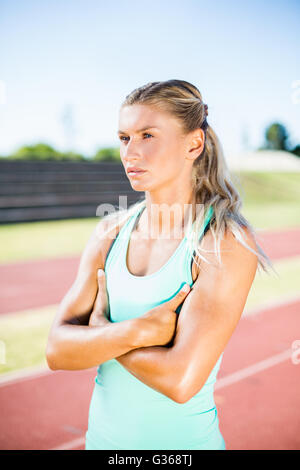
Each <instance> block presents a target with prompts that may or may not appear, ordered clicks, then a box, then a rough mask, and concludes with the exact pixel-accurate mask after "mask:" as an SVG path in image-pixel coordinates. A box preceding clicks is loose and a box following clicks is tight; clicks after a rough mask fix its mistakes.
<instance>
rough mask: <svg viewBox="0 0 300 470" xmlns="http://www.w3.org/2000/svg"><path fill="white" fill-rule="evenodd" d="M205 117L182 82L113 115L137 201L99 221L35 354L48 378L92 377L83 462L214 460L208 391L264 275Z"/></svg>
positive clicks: (145, 91) (218, 440) (129, 102)
mask: <svg viewBox="0 0 300 470" xmlns="http://www.w3.org/2000/svg"><path fill="white" fill-rule="evenodd" d="M207 110H208V107H207V105H206V104H205V103H203V100H202V96H201V94H200V92H199V90H198V89H197V88H196V87H195V86H193V85H192V84H190V83H188V82H186V81H183V80H168V81H165V82H153V83H148V84H147V85H145V86H142V87H140V88H138V89H136V90H134V91H133V92H132V93H131V94H130V95H128V96H127V97H126V100H125V101H124V103H123V104H122V106H121V109H120V116H119V127H120V129H119V137H120V141H121V144H120V145H121V146H120V156H121V160H122V164H123V166H124V168H125V170H126V173H127V176H128V178H129V180H130V183H131V185H132V188H133V189H134V190H135V191H143V192H145V199H143V200H141V201H140V202H138V203H137V204H134V205H133V206H132V207H130V208H129V209H128V210H124V211H119V212H117V213H116V214H112V215H109V216H106V217H104V218H103V219H102V220H101V221H100V222H99V224H98V225H97V227H96V228H95V231H94V233H93V234H92V236H91V238H90V240H89V242H88V244H87V246H86V248H85V250H84V252H83V254H82V257H81V261H80V266H79V269H78V274H77V277H76V280H75V282H74V284H73V286H72V287H71V289H70V290H69V292H68V293H67V294H66V296H65V297H64V299H63V300H62V302H61V305H60V307H59V309H58V312H57V315H56V318H55V320H54V323H53V326H52V329H51V332H50V335H49V341H48V346H47V360H48V364H49V366H50V368H51V369H68V370H77V369H85V368H89V367H93V366H96V365H99V367H98V371H97V376H96V379H95V386H94V391H93V396H92V400H91V404H90V411H89V424H88V431H87V434H86V449H155V450H156V449H225V448H226V447H225V442H224V439H223V436H222V434H221V433H220V430H219V421H218V414H217V410H216V406H215V403H214V398H213V387H214V383H215V380H216V376H217V373H218V370H219V367H220V363H221V360H222V355H223V351H224V348H225V346H226V344H227V342H228V340H229V339H230V337H231V335H232V333H233V331H234V329H235V327H236V325H237V323H238V321H239V319H240V316H241V314H242V312H243V308H244V305H245V303H246V300H247V296H248V293H249V290H250V288H251V285H252V282H253V280H254V277H255V274H256V270H257V267H261V268H263V269H264V270H265V271H266V270H267V269H266V268H267V265H268V264H269V265H271V263H270V261H269V259H268V257H267V256H266V255H265V254H264V252H263V251H262V249H261V248H260V247H259V246H258V245H257V243H256V240H255V234H254V230H253V229H252V227H251V225H250V224H249V223H248V222H247V220H246V219H245V218H244V217H243V216H242V215H241V213H240V208H241V200H240V197H239V194H238V192H237V191H236V189H235V188H234V186H233V184H232V182H231V180H230V176H229V172H228V169H227V167H226V163H225V160H224V157H223V154H222V149H221V146H220V144H219V141H218V139H217V136H216V134H215V133H214V131H213V130H212V128H211V127H210V126H209V124H208V123H207V119H206V118H207V115H208V112H207ZM174 207H175V213H174V211H173V208H174ZM199 208H200V210H198V209H199ZM116 216H117V217H116ZM165 216H167V217H165ZM166 218H167V221H166ZM116 219H118V220H116ZM183 227H185V230H183ZM186 227H187V228H186ZM179 232H180V233H181V236H180V235H179V236H177V237H175V238H174V234H177V235H178V233H179ZM182 232H183V234H184V235H183V234H182ZM161 233H163V234H164V235H161ZM204 254H205V256H204ZM221 255H222V256H221ZM103 270H104V272H103ZM101 274H102V276H101ZM183 285H188V291H186V292H184V291H182V290H181V288H182V287H183Z"/></svg>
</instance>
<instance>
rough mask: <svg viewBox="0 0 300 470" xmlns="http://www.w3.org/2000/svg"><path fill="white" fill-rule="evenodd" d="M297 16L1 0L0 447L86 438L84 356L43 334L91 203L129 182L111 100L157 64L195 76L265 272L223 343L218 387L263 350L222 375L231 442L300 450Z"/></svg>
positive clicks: (234, 7)
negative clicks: (77, 368)
mask: <svg viewBox="0 0 300 470" xmlns="http://www.w3.org/2000/svg"><path fill="white" fill-rule="evenodd" d="M299 20H300V4H299V2H298V1H296V0H294V1H293V0H287V1H283V0H275V1H274V0H273V1H272V2H271V1H265V2H263V3H262V2H259V1H258V0H254V1H252V2H238V1H237V0H228V1H226V2H225V1H221V0H218V1H212V2H210V3H208V2H204V1H202V0H199V1H196V0H186V1H185V2H180V1H177V0H173V1H172V2H171V1H165V2H161V1H158V0H152V1H151V2H145V1H143V0H139V1H135V0H132V1H125V0H124V1H122V0H116V1H114V2H113V3H111V4H109V3H108V2H104V1H102V0H98V1H96V0H86V1H83V0H72V1H71V0H62V1H58V0H52V1H50V0H44V1H43V2H40V1H39V2H38V1H37V0H36V1H33V0H27V1H26V2H25V1H21V0H12V1H8V0H7V1H5V0H0V285H1V292H0V407H1V413H2V416H3V419H2V421H1V424H0V448H2V449H9V448H15V449H17V448H18V449H25V448H38V449H46V448H73V449H75V448H82V446H83V434H84V431H85V429H86V426H87V407H88V404H89V396H90V393H91V390H92V388H91V387H92V385H93V383H92V382H93V379H92V378H93V374H94V371H93V370H92V371H87V372H85V371H84V372H76V373H74V372H60V371H59V372H51V371H49V370H48V368H47V365H46V360H45V346H46V341H47V336H48V332H49V328H50V325H51V322H52V320H53V317H54V314H55V312H56V309H57V306H58V305H59V303H60V301H61V299H62V297H63V296H64V295H65V293H66V291H67V289H68V288H69V287H70V286H71V284H72V282H73V281H74V279H75V276H76V271H77V267H78V263H79V257H80V254H81V252H82V250H83V248H84V246H85V244H86V242H87V240H88V238H89V236H90V234H91V232H92V230H93V229H94V227H95V225H96V223H97V222H98V220H99V217H97V216H96V209H97V207H98V205H100V204H102V203H108V204H109V203H110V204H113V205H115V206H116V207H117V206H118V205H119V196H127V198H128V199H127V201H128V204H130V203H133V202H135V201H137V200H138V199H140V197H141V194H140V193H135V192H134V191H133V190H132V189H131V185H130V183H129V181H128V179H127V176H126V175H125V173H124V171H123V166H122V165H121V161H120V156H119V141H118V138H117V128H118V112H119V107H120V105H121V102H122V101H123V100H124V99H125V96H126V95H127V94H129V93H130V92H131V91H132V90H133V89H134V88H137V87H139V86H141V85H144V84H146V83H148V82H150V81H160V80H168V79H182V80H187V81H189V82H191V83H193V84H194V85H196V86H197V87H198V88H199V90H200V92H201V94H202V97H203V100H204V101H205V102H206V103H207V104H208V108H209V116H208V121H209V123H210V125H211V126H212V127H213V129H214V130H215V132H216V133H217V135H218V137H219V139H220V141H221V144H222V146H223V149H224V153H225V158H226V160H227V163H228V166H229V168H230V170H231V173H232V177H233V180H234V182H235V183H236V187H237V189H238V190H239V191H240V194H241V196H242V198H243V214H244V216H245V217H247V218H248V220H249V221H250V222H251V223H252V225H253V226H254V228H255V229H256V230H257V234H258V241H259V242H260V244H261V246H262V247H263V248H264V250H265V251H266V253H267V254H268V255H269V256H270V258H271V259H272V261H273V263H274V267H275V269H276V272H277V275H275V273H274V274H273V273H272V274H265V273H258V274H257V276H256V278H255V281H254V284H253V286H252V289H251V291H250V293H249V296H248V300H247V304H246V306H245V310H244V312H243V319H242V321H241V322H244V323H242V326H241V330H239V329H237V331H236V332H235V333H234V335H235V336H234V337H233V338H232V340H231V342H230V343H229V346H228V348H229V349H228V355H227V356H226V354H225V355H224V366H223V369H221V371H220V374H221V376H220V380H221V381H220V384H222V383H225V382H222V379H223V378H224V377H226V376H229V375H230V374H232V373H234V372H236V371H238V370H244V369H245V368H247V367H250V366H251V365H253V364H261V362H262V363H263V364H265V363H264V362H263V361H265V360H267V359H268V358H269V359H270V358H273V359H272V360H271V364H272V365H271V366H263V368H262V369H261V367H262V366H257V367H258V368H257V371H256V372H255V373H253V374H252V373H251V374H250V376H251V378H250V379H248V382H247V381H246V382H245V380H244V381H242V380H241V381H240V382H239V384H236V385H226V393H227V394H228V396H227V395H226V393H225V391H224V392H222V388H221V387H225V386H224V385H220V391H218V389H217V390H216V403H217V405H218V406H219V410H220V426H221V429H222V430H223V434H224V438H225V441H226V443H227V446H228V448H236V449H237V448H240V449H253V448H268V449H269V448H274V449H280V448H282V449H295V448H297V449H299V448H300V437H299V436H300V433H299V431H300V428H299V423H300V419H299V418H300V417H299V411H295V410H299V405H300V403H299V396H298V395H300V394H299V393H298V394H296V393H295V392H296V390H298V392H299V385H300V383H299V377H300V374H299V371H300V365H299V366H298V367H297V365H298V364H299V362H300V359H299V360H298V355H297V354H298V349H297V348H298V346H299V348H300V321H299V313H300V303H299V302H300V295H299V278H300V244H299V235H300V210H299V201H300V61H299V46H300V38H299ZM249 322H250V323H249ZM243 325H248V328H246V327H244V326H243ZM249 325H250V326H249ZM253 328H254V329H253ZM255 328H256V330H255ZM264 328H267V329H266V336H264V337H262V338H261V342H259V339H258V338H260V336H259V335H260V334H261V332H262V331H264ZM250 331H251V334H250V333H249V332H250ZM259 332H260V333H259ZM297 341H298V343H297ZM266 345H267V346H266ZM268 347H269V349H268ZM230 348H231V349H230ZM258 349H260V351H261V354H260V355H258V356H257V354H258V353H257V351H258ZM243 351H244V352H245V354H244V353H243ZM251 351H252V352H251ZM288 351H289V353H287V352H288ZM252 353H253V354H254V356H255V357H254V356H253V355H252ZM284 353H285V355H284ZM293 354H294V355H293ZM237 356H238V357H240V361H241V362H240V363H238V364H237V363H235V361H234V359H233V358H236V357H237ZM226 357H227V359H226ZM274 358H275V359H274ZM291 358H293V359H291ZM299 358H300V354H299ZM269 359H268V360H269ZM226 361H227V362H226ZM272 361H273V362H272ZM268 364H269V362H268ZM261 370H267V371H268V373H267V374H265V375H264V378H262V376H260V374H261V372H259V371H261ZM85 374H89V375H85ZM268 374H271V375H269V376H268ZM91 377H92V378H91ZM280 378H281V379H280ZM83 379H85V380H83ZM230 383H231V382H230ZM71 385H72V387H73V388H72V391H73V390H74V387H75V389H76V390H77V395H74V399H73V401H72V400H68V403H67V404H66V403H65V399H64V398H63V397H66V396H69V395H68V390H69V389H68V388H67V387H71ZM80 387H83V388H80ZM235 387H240V388H235ZM241 387H244V388H243V389H242V388H241ZM233 389H234V390H233ZM274 389H276V390H278V394H277V395H276V394H275V395H274ZM224 390H225V389H224ZM72 391H71V390H70V394H72V396H73V392H72ZM238 392H239V394H238V396H241V393H242V396H243V397H244V401H243V399H242V401H241V402H239V403H240V408H239V409H237V408H236V406H235V405H236V401H235V402H233V403H234V405H233V406H232V405H231V400H233V398H234V397H235V396H236V395H235V394H237V393H238ZM50 393H51V397H52V401H53V400H54V402H53V403H54V405H53V403H52V405H51V406H52V408H51V407H50V408H49V400H48V398H49V394H50ZM83 396H84V397H85V400H83V401H82V397H83ZM19 397H21V398H22V400H21V402H22V404H23V406H22V405H20V406H21V408H20V409H18V408H16V406H15V403H16V401H18V398H19ZM253 397H255V400H256V401H254V402H253V401H251V400H253V399H254V398H253ZM271 398H272V399H271ZM78 400H81V405H82V408H81V413H79V415H78ZM272 400H273V401H272ZM274 400H277V401H274ZM32 401H33V402H34V403H35V405H36V406H35V407H34V410H35V411H34V417H35V418H34V419H36V420H38V421H37V422H38V423H39V425H40V429H42V431H41V432H33V431H32V427H30V426H29V424H28V423H30V419H29V418H30V416H31V417H32V413H33V411H32V407H31V403H32ZM62 402H63V403H64V407H63V412H62V411H61V409H60V407H61V406H62ZM55 403H56V405H55ZM233 408H235V413H237V414H236V416H234V420H233V419H232V418H233V415H232V413H233ZM250 409H251V413H250ZM29 410H30V415H28V413H29ZM58 410H60V411H58ZM74 410H75V411H74ZM274 410H276V412H275V413H274ZM247 412H248V413H247ZM49 414H51V416H53V417H55V419H54V418H53V422H52V421H51V423H49V420H48V417H49ZM233 421H234V422H236V423H237V424H234V425H233V424H232V423H233ZM257 429H259V432H258V431H257ZM249 430H253V432H252V431H251V432H250V431H249ZM254 430H255V432H254ZM70 443H71V444H70Z"/></svg>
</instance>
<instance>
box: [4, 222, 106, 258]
mask: <svg viewBox="0 0 300 470" xmlns="http://www.w3.org/2000/svg"><path fill="white" fill-rule="evenodd" d="M97 222H99V218H98V217H93V218H88V219H67V220H57V221H47V222H45V221H42V222H28V223H20V224H7V225H6V224H5V225H1V226H0V263H13V262H18V261H28V260H37V259H42V258H56V257H64V256H73V255H74V256H77V255H78V254H79V253H81V252H82V250H83V248H84V246H85V244H86V243H87V241H88V239H89V237H90V235H91V233H92V231H93V229H94V228H95V227H96V225H97Z"/></svg>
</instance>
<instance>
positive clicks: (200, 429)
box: [85, 207, 225, 450]
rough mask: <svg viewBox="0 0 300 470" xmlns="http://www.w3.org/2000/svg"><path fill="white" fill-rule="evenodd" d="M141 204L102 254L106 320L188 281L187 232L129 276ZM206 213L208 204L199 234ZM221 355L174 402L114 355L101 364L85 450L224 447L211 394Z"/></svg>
mask: <svg viewBox="0 0 300 470" xmlns="http://www.w3.org/2000/svg"><path fill="white" fill-rule="evenodd" d="M142 209H144V207H142ZM142 209H140V210H138V211H137V212H136V213H135V214H134V215H133V216H131V217H130V218H129V219H128V221H127V222H126V223H125V224H124V225H123V227H122V228H121V230H120V232H119V234H118V236H117V237H116V239H115V240H114V241H113V243H112V245H111V247H110V251H109V253H108V256H107V258H106V262H105V273H106V282H107V292H108V296H109V310H110V321H111V322H119V321H123V320H127V319H131V318H136V317H139V316H141V315H143V314H144V313H145V312H146V311H148V310H150V309H152V308H154V307H156V306H157V305H160V304H161V303H164V302H166V301H167V300H170V299H171V298H172V297H174V295H176V294H177V292H178V291H179V290H180V288H181V287H182V285H183V284H184V283H188V284H189V285H190V286H192V284H193V278H192V273H191V261H192V255H191V253H190V252H189V250H188V249H187V235H185V236H184V238H183V239H182V241H181V243H180V244H179V245H178V247H177V249H176V250H175V252H174V253H173V255H172V256H171V257H170V258H169V260H168V261H167V263H166V264H164V266H162V267H161V268H160V269H159V270H158V271H156V272H155V273H153V274H149V275H147V276H135V275H133V274H131V273H130V272H129V270H128V268H127V263H126V259H127V250H128V245H129V240H130V236H131V233H132V230H133V227H134V225H135V222H136V221H137V217H138V216H139V215H140V213H141V210H142ZM212 213H213V210H212V208H211V207H210V208H209V211H208V212H207V214H206V217H205V221H204V226H203V230H202V232H201V233H200V237H201V236H203V232H204V230H205V227H206V226H207V224H208V223H209V221H210V219H211V217H212ZM194 223H195V222H194ZM180 309H181V306H179V308H177V310H176V312H177V313H179V314H180ZM222 356H223V353H222V354H221V355H220V357H219V359H218V361H217V363H216V365H215V366H214V368H213V370H212V371H211V373H210V375H209V377H208V379H207V381H206V383H205V384H204V385H203V387H202V388H201V390H200V391H199V392H198V393H197V394H196V395H194V396H193V397H192V398H191V399H190V400H189V401H187V402H186V403H177V402H174V401H173V400H172V399H170V398H169V397H167V396H165V395H163V394H162V393H160V392H158V391H156V390H154V389H153V388H151V387H150V386H148V385H146V384H144V383H143V382H141V381H140V380H139V379H137V378H136V377H135V376H133V375H132V374H131V373H130V372H128V371H127V370H126V369H125V368H124V367H123V366H122V365H121V364H120V363H119V362H118V361H117V360H116V359H111V360H109V361H106V362H104V363H103V364H101V365H100V366H99V367H98V369H97V375H96V378H95V385H94V390H93V394H92V398H91V402H90V408H89V419H88V430H87V433H86V446H85V448H86V450H92V449H99V450H100V449H109V450H118V449H119V450H127V449H136V450H139V449H143V450H145V449H153V450H157V449H166V450H167V449H181V450H183V449H184V450H188V449H223V450H224V449H225V442H224V439H223V436H222V434H221V433H220V430H219V419H218V413H217V409H216V406H215V402H214V397H213V392H214V384H215V381H216V376H217V373H218V371H219V368H220V364H221V360H222Z"/></svg>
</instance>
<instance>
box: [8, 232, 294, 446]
mask: <svg viewBox="0 0 300 470" xmlns="http://www.w3.org/2000/svg"><path fill="white" fill-rule="evenodd" d="M295 232H296V231H293V235H294V234H295ZM298 236H299V231H298ZM270 237H271V238H270V239H269V241H270V244H269V243H268V242H267V246H268V247H272V246H276V242H278V240H280V238H281V240H282V241H283V238H284V242H283V246H282V245H280V243H279V242H278V243H279V248H280V249H279V250H278V251H277V250H275V248H274V249H273V248H272V249H273V252H272V253H271V248H269V249H268V251H267V250H266V251H267V254H268V255H269V256H271V258H272V259H273V260H274V259H279V258H281V257H285V256H291V255H295V254H299V246H298V244H297V243H296V238H297V236H295V246H294V248H295V250H294V251H293V253H292V252H291V251H290V249H291V245H292V242H290V240H289V239H287V238H289V237H287V234H286V233H285V234H284V237H283V238H282V234H280V233H277V234H275V235H274V234H271V235H270ZM272 237H273V241H274V240H275V241H274V244H272V243H271V242H272ZM265 240H266V238H265ZM261 244H262V243H261ZM262 245H263V244H262ZM284 245H285V248H284ZM263 248H264V246H263ZM297 250H298V251H297ZM77 262H78V260H77ZM46 266H49V265H48V264H47V263H46V264H45V267H46ZM70 273H72V275H73V276H74V270H73V272H72V269H70ZM52 276H53V272H52ZM53 279H55V276H54V277H52V282H53ZM14 280H16V278H14ZM68 282H70V280H68V281H66V284H67V283H68ZM53 291H54V289H53ZM14 295H15V296H16V292H14ZM56 295H58V296H59V295H61V294H56ZM62 295H63V294H62ZM16 297H17V296H16ZM44 300H45V299H44ZM21 301H22V303H21V305H22V309H23V308H24V303H23V299H21ZM55 302H56V301H53V300H52V301H51V302H49V301H47V302H46V304H47V303H55ZM43 305H45V302H43ZM299 314H300V300H298V301H293V302H290V303H287V304H285V305H284V306H282V305H280V306H278V307H273V308H271V309H265V310H263V311H261V312H259V313H257V314H255V315H252V316H247V317H242V319H241V320H240V322H239V324H238V326H237V328H236V330H235V332H234V334H233V336H232V337H231V339H230V341H229V343H228V345H227V348H226V350H225V353H224V358H223V362H222V365H221V369H220V372H219V375H218V380H217V383H216V387H215V401H216V405H217V408H218V412H219V419H220V429H221V431H222V433H223V436H224V439H225V442H226V444H227V448H228V449H245V450H246V449H298V450H299V449H300V413H299V409H300V394H299V390H300V363H299V364H297V362H300V352H299V354H298V355H297V356H295V351H294V350H293V349H291V348H292V345H293V343H294V342H295V340H299V341H300V328H299V326H300V322H299ZM295 357H296V361H295V360H294V361H292V358H295ZM95 372H96V369H90V370H85V371H76V372H69V371H58V372H52V371H46V372H43V373H41V374H40V375H35V376H34V375H33V376H31V377H28V378H23V379H17V380H14V381H11V382H2V383H1V382H0V407H1V410H0V415H1V424H0V448H1V449H83V448H84V433H85V430H86V426H87V416H88V406H89V400H90V397H91V393H92V389H93V384H94V382H93V381H94V376H95Z"/></svg>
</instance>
